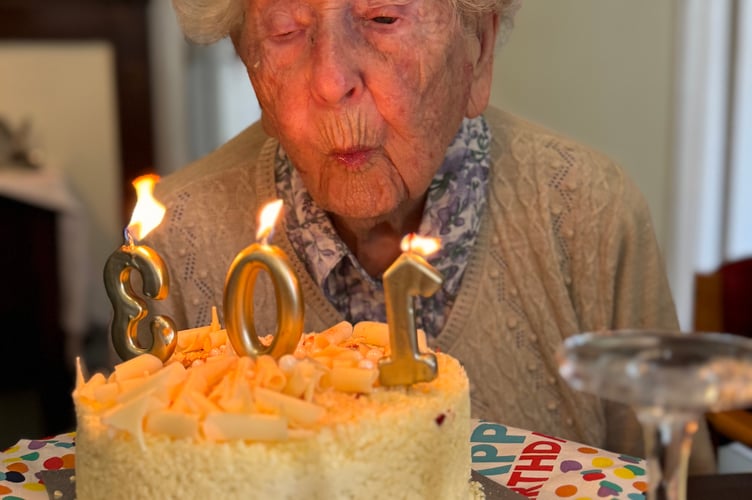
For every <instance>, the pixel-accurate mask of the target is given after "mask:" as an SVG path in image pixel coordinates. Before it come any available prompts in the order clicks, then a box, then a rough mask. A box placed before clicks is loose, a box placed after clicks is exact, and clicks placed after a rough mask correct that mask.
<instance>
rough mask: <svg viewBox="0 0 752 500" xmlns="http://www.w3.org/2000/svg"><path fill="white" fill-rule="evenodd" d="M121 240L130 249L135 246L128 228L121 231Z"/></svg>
mask: <svg viewBox="0 0 752 500" xmlns="http://www.w3.org/2000/svg"><path fill="white" fill-rule="evenodd" d="M123 239H124V240H125V244H126V245H127V246H129V247H131V248H133V247H134V246H135V241H134V239H133V235H132V234H131V232H130V230H129V228H127V227H126V228H125V229H124V230H123Z"/></svg>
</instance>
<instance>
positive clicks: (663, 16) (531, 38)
mask: <svg viewBox="0 0 752 500" xmlns="http://www.w3.org/2000/svg"><path fill="white" fill-rule="evenodd" d="M673 41H674V7H673V3H672V2H670V1H655V0H609V1H604V0H567V1H551V0H524V2H523V4H522V8H521V9H520V11H519V14H518V16H517V22H516V26H515V28H514V31H513V32H512V35H511V37H510V39H509V41H508V42H507V44H506V45H504V46H502V47H501V49H499V52H498V53H497V57H496V64H495V67H494V76H495V85H494V89H493V92H492V99H491V100H492V103H493V104H495V105H497V106H500V107H504V108H506V109H508V110H510V111H513V112H516V113H519V114H521V115H522V116H525V117H527V118H529V119H531V120H533V121H536V122H539V123H541V124H543V125H546V126H549V127H551V128H554V129H556V130H558V131H559V132H561V133H564V134H566V135H568V136H570V137H573V138H575V139H578V140H580V141H581V142H585V143H586V144H589V145H591V146H593V147H595V148H596V149H599V150H601V151H603V152H604V153H606V154H608V155H609V156H610V157H611V158H613V159H614V160H616V161H617V162H619V163H620V164H621V165H622V166H623V167H624V168H625V169H626V170H627V171H628V173H629V174H630V176H631V177H632V178H633V179H634V180H635V181H636V183H637V185H638V186H639V187H640V189H641V190H642V192H643V193H644V195H645V197H646V198H647V201H648V204H649V206H650V209H651V211H652V214H653V218H654V223H655V227H656V232H657V235H658V240H659V243H660V244H661V246H662V247H664V248H665V246H666V244H667V234H668V233H667V230H666V229H667V224H668V219H669V214H668V206H667V200H666V197H667V195H668V194H669V192H670V190H671V181H670V175H671V143H672V136H671V122H672V118H671V117H672V102H673V94H672V92H673V90H672V86H673V72H674V60H673Z"/></svg>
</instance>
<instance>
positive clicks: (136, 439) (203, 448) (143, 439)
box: [73, 322, 482, 500]
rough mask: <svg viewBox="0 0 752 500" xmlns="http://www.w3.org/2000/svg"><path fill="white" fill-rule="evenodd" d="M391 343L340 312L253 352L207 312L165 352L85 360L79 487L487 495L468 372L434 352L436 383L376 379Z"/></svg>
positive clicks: (146, 493)
mask: <svg viewBox="0 0 752 500" xmlns="http://www.w3.org/2000/svg"><path fill="white" fill-rule="evenodd" d="M424 349H425V347H424ZM388 351H389V347H388V331H387V327H386V325H384V324H380V323H367V322H366V323H359V324H357V325H355V327H353V326H352V325H350V324H349V323H341V324H339V325H336V326H334V327H332V328H330V329H329V330H327V331H325V332H321V333H318V334H307V335H304V336H303V338H302V339H301V342H300V344H299V346H298V349H297V350H296V352H295V354H294V355H286V356H283V357H281V358H280V359H279V362H277V361H275V360H274V359H272V358H271V357H268V356H261V357H259V358H257V359H255V360H254V359H252V358H250V357H246V356H240V357H239V356H237V355H236V354H235V353H234V351H233V350H232V347H231V346H230V344H229V343H228V341H227V337H226V333H225V331H224V330H220V329H219V326H218V324H216V322H215V323H213V325H212V326H209V327H204V328H200V329H194V330H187V331H183V332H180V333H179V339H178V347H177V349H176V352H175V354H174V355H173V356H172V358H171V359H170V360H168V361H167V362H166V363H164V364H163V363H162V362H161V361H160V360H159V359H158V358H156V357H154V356H151V355H149V354H145V355H142V356H139V357H137V358H134V359H132V360H129V361H127V362H124V363H121V364H120V365H118V366H116V367H115V370H114V371H113V372H112V374H111V375H110V376H109V377H105V376H104V375H102V374H95V375H94V376H92V377H91V378H90V379H89V380H88V381H84V378H83V376H82V375H81V373H80V370H79V377H78V381H77V385H76V389H75V391H74V394H73V396H74V400H75V404H76V411H77V416H78V426H77V436H76V494H77V498H78V500H88V499H94V498H107V499H120V498H122V499H128V500H132V499H137V498H138V499H156V498H159V499H164V498H180V499H193V498H195V499H209V498H219V499H222V500H228V499H235V498H237V499H241V498H242V499H293V498H294V499H301V498H305V499H327V500H329V499H340V498H367V499H375V498H384V499H398V498H421V499H422V498H431V499H433V498H440V499H444V498H447V499H466V498H473V497H480V498H482V491H480V490H479V487H478V486H477V484H473V483H471V482H470V458H471V457H470V442H469V434H470V425H471V424H470V398H469V391H468V380H467V376H466V374H465V371H464V370H463V368H462V367H461V365H460V364H459V362H458V361H457V360H456V359H454V358H452V357H450V356H448V355H445V354H441V353H438V354H437V358H438V367H439V371H438V377H437V378H435V379H434V380H433V381H431V382H423V383H418V384H414V385H412V386H409V387H381V386H380V385H379V382H378V379H379V377H378V360H379V359H380V358H381V357H382V356H384V355H386V354H388Z"/></svg>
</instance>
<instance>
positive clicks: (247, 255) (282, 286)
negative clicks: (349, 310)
mask: <svg viewBox="0 0 752 500" xmlns="http://www.w3.org/2000/svg"><path fill="white" fill-rule="evenodd" d="M281 208H282V200H275V201H273V202H270V203H268V204H267V205H265V206H264V207H263V208H262V210H261V217H260V223H259V227H258V231H257V232H256V240H257V241H256V242H255V243H253V244H251V245H249V246H248V247H246V248H245V249H243V250H242V251H241V252H240V253H238V254H237V255H236V256H235V259H234V260H233V262H232V265H231V266H230V270H229V272H228V273H227V279H226V280H225V293H224V309H225V323H226V326H227V336H228V337H229V339H230V342H231V343H232V347H233V348H234V349H235V352H237V353H238V354H241V355H247V356H251V357H254V358H255V357H257V356H260V355H262V354H269V355H271V356H272V357H274V358H277V359H279V357H280V356H282V355H283V354H291V353H293V352H294V351H295V348H296V347H297V345H298V341H299V340H300V336H301V335H302V334H303V299H302V293H301V291H300V283H299V282H298V277H297V275H296V274H295V273H294V272H293V270H292V267H291V266H290V261H289V259H288V258H287V255H286V254H285V253H284V252H283V251H282V250H280V249H279V247H276V246H273V245H270V244H269V242H268V240H269V238H270V236H271V233H272V229H273V228H274V223H275V221H276V220H277V216H278V215H279V211H280V210H281ZM261 271H266V272H267V273H269V276H270V277H271V280H272V283H273V285H274V297H275V300H276V302H277V331H276V333H275V335H274V338H273V340H272V343H271V344H270V345H268V346H265V345H264V344H262V343H261V341H260V340H259V337H258V335H257V334H256V327H255V325H254V314H253V294H254V290H255V286H256V278H257V277H258V273H259V272H261Z"/></svg>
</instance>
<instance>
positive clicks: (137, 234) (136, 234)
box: [126, 174, 165, 241]
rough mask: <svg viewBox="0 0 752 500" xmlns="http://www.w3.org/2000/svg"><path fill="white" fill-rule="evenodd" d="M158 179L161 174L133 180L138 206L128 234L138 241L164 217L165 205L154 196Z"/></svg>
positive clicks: (143, 176) (127, 231)
mask: <svg viewBox="0 0 752 500" xmlns="http://www.w3.org/2000/svg"><path fill="white" fill-rule="evenodd" d="M158 181H159V176H158V175H154V174H150V175H142V176H140V177H137V178H136V179H134V180H133V187H134V188H136V206H135V207H134V208H133V214H132V215H131V221H130V223H128V228H127V229H126V234H127V235H129V236H130V237H131V238H133V239H134V240H136V241H138V240H142V239H144V238H145V237H146V235H147V234H149V233H150V232H151V230H152V229H154V228H155V227H157V226H158V225H159V223H160V222H162V218H163V217H164V214H165V207H164V205H162V204H161V203H159V202H158V201H157V200H156V198H154V196H152V193H153V192H154V186H155V185H156V184H157V182H158Z"/></svg>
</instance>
